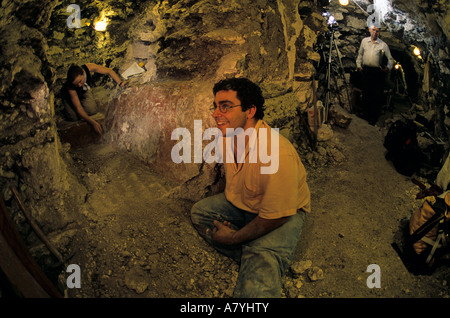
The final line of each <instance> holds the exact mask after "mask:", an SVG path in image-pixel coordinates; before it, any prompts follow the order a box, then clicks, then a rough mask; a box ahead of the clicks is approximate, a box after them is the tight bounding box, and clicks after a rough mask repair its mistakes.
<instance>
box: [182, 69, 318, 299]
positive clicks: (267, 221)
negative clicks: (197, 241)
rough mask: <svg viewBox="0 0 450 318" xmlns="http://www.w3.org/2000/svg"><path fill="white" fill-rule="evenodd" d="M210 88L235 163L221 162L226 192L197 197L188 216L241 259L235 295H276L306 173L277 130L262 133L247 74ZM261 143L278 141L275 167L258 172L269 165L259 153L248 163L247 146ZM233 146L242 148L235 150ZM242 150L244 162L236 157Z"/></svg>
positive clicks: (255, 92)
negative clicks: (242, 135) (242, 142)
mask: <svg viewBox="0 0 450 318" xmlns="http://www.w3.org/2000/svg"><path fill="white" fill-rule="evenodd" d="M213 93H214V104H213V107H212V108H211V110H212V111H213V115H212V116H213V118H214V120H215V122H216V126H217V128H218V129H219V130H220V131H221V132H222V136H223V137H224V138H223V144H224V148H223V149H224V150H223V152H224V155H225V156H226V157H227V156H230V155H232V156H233V157H232V158H234V160H225V161H224V168H225V180H226V186H225V192H224V193H220V194H217V195H214V196H210V197H207V198H205V199H203V200H201V201H199V202H197V203H196V204H195V205H194V206H193V207H192V210H191V219H192V222H193V224H194V226H195V228H196V229H197V231H198V232H199V234H200V235H201V236H202V237H203V238H204V239H205V240H206V241H207V242H208V243H210V244H211V245H212V246H214V247H215V248H216V249H217V250H218V251H220V252H222V253H223V254H225V255H227V256H229V257H231V258H233V259H234V260H236V261H237V262H238V263H239V264H240V269H239V275H238V279H237V283H236V287H235V290H234V295H233V296H234V297H238V298H257V297H265V298H275V297H281V287H282V283H281V281H282V276H283V275H284V273H285V271H286V269H287V268H288V267H289V263H290V261H291V259H292V257H293V254H294V252H295V248H296V246H297V242H298V240H299V238H300V234H301V231H302V228H303V223H304V220H305V216H306V213H309V212H310V191H309V187H308V185H307V183H306V170H305V168H304V166H303V164H302V162H301V160H300V158H299V156H298V154H297V152H296V150H295V148H294V147H293V145H292V144H291V143H290V142H289V141H288V140H287V139H286V138H284V137H283V136H281V135H279V134H276V139H275V140H274V136H275V135H274V132H273V130H272V133H271V135H270V137H269V138H267V134H263V133H262V131H263V130H266V131H267V130H268V131H271V128H270V127H269V126H268V125H267V124H266V123H265V122H264V121H263V120H262V118H263V116H264V110H263V109H264V108H263V106H264V98H263V96H262V92H261V89H260V88H259V86H258V85H256V84H254V83H253V82H251V81H249V80H248V79H245V78H233V79H226V80H222V81H220V82H218V83H217V84H215V86H214V88H213ZM242 131H244V132H246V133H245V138H244V140H245V146H244V147H239V142H238V135H239V133H237V132H241V133H242ZM248 131H250V132H251V133H247V132H248ZM227 139H228V142H227V141H226V140H227ZM230 139H231V140H232V142H230ZM264 139H265V140H264ZM261 140H262V141H263V142H266V143H273V142H277V143H278V146H279V151H278V153H277V156H278V158H276V159H278V160H279V161H278V163H279V165H278V167H277V168H278V169H277V170H276V171H275V172H274V171H271V172H270V173H262V171H263V170H262V169H263V168H264V167H266V168H267V164H266V163H263V160H261V158H260V156H259V155H258V157H257V159H256V160H253V161H252V160H247V159H249V157H251V155H250V154H249V152H251V151H250V150H249V149H254V146H255V145H256V144H259V145H261ZM232 145H237V146H235V147H233V146H232ZM238 148H241V149H245V151H243V153H241V154H239V150H238ZM267 148H268V149H271V147H269V145H267ZM242 155H243V156H244V157H245V160H239V158H243V157H242ZM227 158H229V157H227Z"/></svg>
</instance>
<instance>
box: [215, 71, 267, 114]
mask: <svg viewBox="0 0 450 318" xmlns="http://www.w3.org/2000/svg"><path fill="white" fill-rule="evenodd" d="M230 90H233V91H236V96H237V98H238V99H239V100H240V101H241V105H242V110H243V111H246V110H247V109H249V108H250V107H251V106H253V105H254V106H255V107H256V113H255V118H256V119H263V117H264V97H263V95H262V91H261V88H259V86H258V85H257V84H255V83H253V82H252V81H250V80H249V79H247V78H229V79H224V80H221V81H220V82H218V83H216V84H215V85H214V87H213V93H214V96H215V95H216V93H217V92H218V91H230Z"/></svg>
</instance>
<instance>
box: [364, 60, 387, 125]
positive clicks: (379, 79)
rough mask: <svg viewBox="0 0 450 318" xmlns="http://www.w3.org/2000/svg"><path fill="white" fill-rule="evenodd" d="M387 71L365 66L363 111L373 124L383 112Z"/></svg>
mask: <svg viewBox="0 0 450 318" xmlns="http://www.w3.org/2000/svg"><path fill="white" fill-rule="evenodd" d="M385 75H386V74H385V73H384V72H383V71H382V70H381V68H379V67H367V66H365V67H364V68H363V72H362V93H363V112H364V115H365V117H366V119H367V121H368V122H369V124H371V125H375V124H376V122H377V121H378V117H379V116H380V113H381V107H382V106H383V103H384V78H385Z"/></svg>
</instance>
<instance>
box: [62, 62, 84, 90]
mask: <svg viewBox="0 0 450 318" xmlns="http://www.w3.org/2000/svg"><path fill="white" fill-rule="evenodd" d="M83 74H84V72H83V69H82V68H81V66H78V65H74V64H72V65H71V66H70V67H69V70H68V71H67V79H66V84H68V85H70V86H73V84H72V83H73V81H74V80H75V79H76V78H77V76H79V75H83Z"/></svg>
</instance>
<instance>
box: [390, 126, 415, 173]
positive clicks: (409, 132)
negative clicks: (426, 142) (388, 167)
mask: <svg viewBox="0 0 450 318" xmlns="http://www.w3.org/2000/svg"><path fill="white" fill-rule="evenodd" d="M384 147H385V148H386V149H387V153H386V156H385V158H386V159H387V160H390V161H392V163H393V164H394V167H395V170H397V172H398V173H401V174H402V175H405V176H409V177H410V176H412V175H413V174H414V173H415V172H418V171H419V169H420V166H421V163H422V162H423V153H422V151H421V150H420V148H419V145H418V142H417V127H416V125H415V124H414V122H412V121H410V120H401V119H400V120H397V121H396V122H394V123H393V124H392V126H391V127H390V128H389V130H388V133H387V134H386V137H385V139H384Z"/></svg>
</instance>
